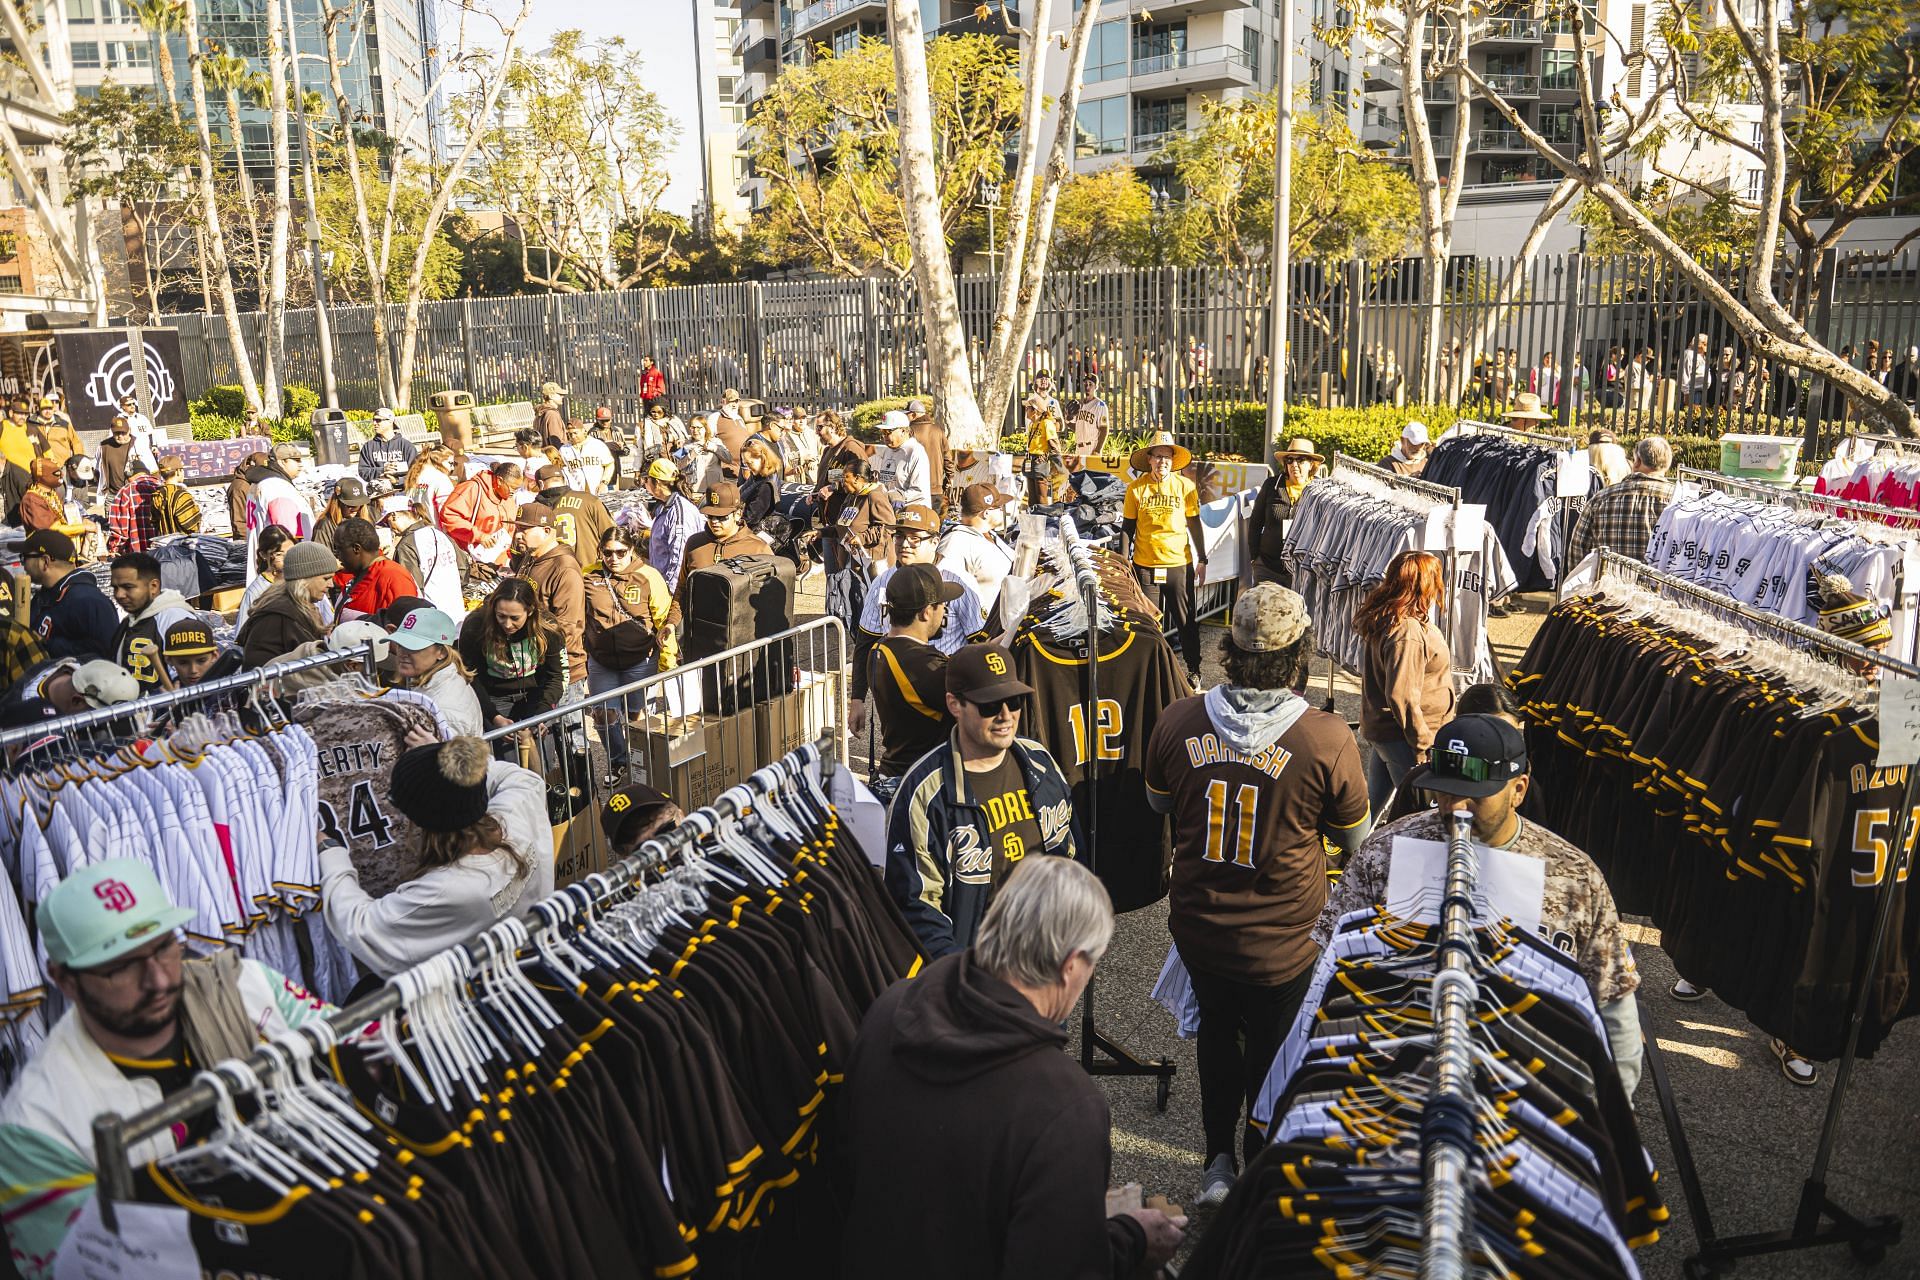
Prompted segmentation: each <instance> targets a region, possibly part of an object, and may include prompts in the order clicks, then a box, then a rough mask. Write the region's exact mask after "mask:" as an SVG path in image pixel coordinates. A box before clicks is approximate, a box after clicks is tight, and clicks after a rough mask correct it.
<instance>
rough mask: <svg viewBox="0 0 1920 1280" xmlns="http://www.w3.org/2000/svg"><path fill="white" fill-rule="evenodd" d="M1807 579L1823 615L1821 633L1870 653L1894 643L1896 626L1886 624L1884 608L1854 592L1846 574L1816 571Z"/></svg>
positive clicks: (1821, 616) (1812, 571)
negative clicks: (1851, 643) (1894, 628)
mask: <svg viewBox="0 0 1920 1280" xmlns="http://www.w3.org/2000/svg"><path fill="white" fill-rule="evenodd" d="M1807 575H1808V577H1810V578H1811V579H1812V582H1811V583H1809V590H1810V593H1811V594H1812V596H1813V599H1814V608H1815V609H1816V610H1817V611H1818V612H1819V615H1820V628H1821V630H1823V631H1825V632H1826V633H1827V634H1828V635H1830V636H1835V637H1838V638H1839V639H1841V640H1851V641H1852V642H1853V643H1855V644H1857V645H1864V646H1865V647H1867V648H1869V649H1878V648H1882V647H1883V646H1885V645H1886V644H1888V643H1889V642H1890V641H1892V639H1893V626H1892V624H1891V623H1889V622H1888V620H1887V613H1888V610H1887V607H1886V606H1885V605H1884V604H1882V603H1880V601H1878V600H1875V599H1872V598H1871V597H1868V596H1864V595H1862V594H1860V593H1859V592H1858V591H1855V590H1854V589H1853V583H1852V582H1851V581H1849V580H1848V579H1847V577H1846V575H1845V574H1839V573H1825V572H1822V571H1821V570H1820V569H1818V568H1813V569H1809V570H1808V571H1807Z"/></svg>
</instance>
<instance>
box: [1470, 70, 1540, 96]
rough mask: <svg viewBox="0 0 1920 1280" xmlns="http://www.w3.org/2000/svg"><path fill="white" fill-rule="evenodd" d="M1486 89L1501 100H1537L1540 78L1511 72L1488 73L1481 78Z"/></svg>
mask: <svg viewBox="0 0 1920 1280" xmlns="http://www.w3.org/2000/svg"><path fill="white" fill-rule="evenodd" d="M1483 78H1484V79H1485V80H1486V82H1487V88H1489V89H1491V90H1493V91H1494V92H1495V93H1497V94H1499V95H1500V96H1501V97H1503V98H1537V97H1539V96H1540V77H1539V76H1527V75H1515V74H1513V73H1511V72H1506V71H1496V72H1489V73H1488V74H1487V75H1486V76H1484V77H1483Z"/></svg>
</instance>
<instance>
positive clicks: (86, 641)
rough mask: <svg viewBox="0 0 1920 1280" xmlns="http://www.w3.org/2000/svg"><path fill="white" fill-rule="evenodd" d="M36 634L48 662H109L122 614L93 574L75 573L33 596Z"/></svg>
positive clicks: (77, 571)
mask: <svg viewBox="0 0 1920 1280" xmlns="http://www.w3.org/2000/svg"><path fill="white" fill-rule="evenodd" d="M32 616H33V623H32V626H33V634H34V635H36V636H38V637H39V639H40V643H41V644H42V645H44V646H45V647H46V650H47V656H48V657H49V658H106V657H111V656H112V655H113V633H114V631H115V630H117V629H118V628H119V626H120V611H119V610H117V609H115V608H114V607H113V602H112V601H111V600H109V599H107V597H106V594H105V593H104V592H102V591H101V590H100V584H99V583H98V582H96V581H95V580H94V577H93V575H92V574H91V573H88V572H87V571H86V570H84V569H75V570H74V571H73V572H72V573H69V574H68V575H67V576H66V577H64V578H62V579H60V581H58V582H56V583H54V584H53V585H52V586H51V587H45V588H36V589H35V590H34V593H33V613H32Z"/></svg>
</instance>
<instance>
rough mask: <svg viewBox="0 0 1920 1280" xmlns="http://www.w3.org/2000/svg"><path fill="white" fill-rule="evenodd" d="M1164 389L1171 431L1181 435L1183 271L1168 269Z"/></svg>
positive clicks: (1162, 325)
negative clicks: (1181, 273) (1181, 296)
mask: <svg viewBox="0 0 1920 1280" xmlns="http://www.w3.org/2000/svg"><path fill="white" fill-rule="evenodd" d="M1160 288H1161V298H1160V301H1161V303H1162V306H1161V308H1160V340H1161V342H1162V343H1163V344H1164V348H1163V351H1164V354H1163V355H1162V357H1161V367H1160V385H1161V389H1162V390H1164V391H1165V392H1166V396H1167V430H1169V431H1172V432H1174V433H1175V434H1178V433H1179V431H1180V374H1181V370H1180V268H1178V267H1168V268H1167V269H1166V270H1165V271H1163V272H1162V273H1161V282H1160Z"/></svg>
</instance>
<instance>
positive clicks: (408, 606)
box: [373, 596, 438, 631]
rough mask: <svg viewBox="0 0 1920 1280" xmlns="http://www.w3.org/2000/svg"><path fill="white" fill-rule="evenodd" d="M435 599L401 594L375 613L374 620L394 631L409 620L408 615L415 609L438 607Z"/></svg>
mask: <svg viewBox="0 0 1920 1280" xmlns="http://www.w3.org/2000/svg"><path fill="white" fill-rule="evenodd" d="M436 607H438V606H436V605H435V604H434V603H433V601H431V600H429V599H427V598H426V597H424V596H401V597H399V598H398V599H396V600H395V601H394V602H393V603H392V604H390V605H388V606H387V607H386V608H384V609H382V610H381V611H380V612H378V613H376V614H374V615H373V620H374V621H375V622H377V623H379V624H380V625H381V626H383V627H385V628H386V629H387V630H389V631H392V630H393V629H394V628H396V627H398V626H399V625H400V624H401V623H403V622H405V621H406V620H407V615H408V614H410V613H412V612H413V611H414V610H415V609H432V608H436Z"/></svg>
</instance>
